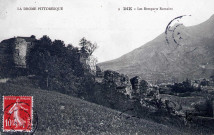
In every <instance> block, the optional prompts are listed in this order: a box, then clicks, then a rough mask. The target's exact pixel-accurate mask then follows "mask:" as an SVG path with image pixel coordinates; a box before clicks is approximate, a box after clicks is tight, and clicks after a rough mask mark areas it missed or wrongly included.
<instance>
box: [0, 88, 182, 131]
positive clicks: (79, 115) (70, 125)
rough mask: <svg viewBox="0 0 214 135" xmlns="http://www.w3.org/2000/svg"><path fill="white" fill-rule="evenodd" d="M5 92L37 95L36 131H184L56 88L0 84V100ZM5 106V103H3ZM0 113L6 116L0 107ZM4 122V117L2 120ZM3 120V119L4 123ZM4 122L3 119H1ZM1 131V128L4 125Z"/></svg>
mask: <svg viewBox="0 0 214 135" xmlns="http://www.w3.org/2000/svg"><path fill="white" fill-rule="evenodd" d="M4 95H17V96H18V95H26V96H29V95H30V96H33V98H34V112H35V111H36V112H37V114H38V121H39V122H38V129H37V131H36V133H35V134H38V135H40V134H54V135H55V134H60V135H62V134H63V135H68V134H69V135H71V134H75V135H77V134H117V135H118V134H164V135H165V134H184V133H182V132H180V131H177V130H175V129H172V128H169V127H167V126H164V125H161V124H156V123H154V122H150V121H147V120H143V119H138V118H129V119H127V117H126V114H122V115H120V112H118V111H114V110H111V109H108V108H105V107H103V106H99V105H96V104H93V103H89V102H86V101H83V100H80V99H77V98H74V97H71V96H67V95H64V94H59V93H57V92H50V91H43V90H39V89H33V88H26V87H25V88H24V87H22V86H18V85H12V84H0V96H1V98H0V102H1V103H2V96H4ZM0 107H1V108H2V104H0ZM0 110H1V111H0V114H1V117H2V116H3V112H2V109H0ZM1 122H2V121H1ZM1 122H0V123H1ZM1 124H2V123H1ZM1 132H2V129H1Z"/></svg>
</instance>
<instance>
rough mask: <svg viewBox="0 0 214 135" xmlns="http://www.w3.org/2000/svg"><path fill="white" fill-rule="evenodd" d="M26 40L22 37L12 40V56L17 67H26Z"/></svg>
mask: <svg viewBox="0 0 214 135" xmlns="http://www.w3.org/2000/svg"><path fill="white" fill-rule="evenodd" d="M27 46H28V44H27V42H26V41H25V40H24V39H22V38H16V39H15V42H14V50H13V58H14V63H15V65H16V66H17V67H21V68H26V55H27Z"/></svg>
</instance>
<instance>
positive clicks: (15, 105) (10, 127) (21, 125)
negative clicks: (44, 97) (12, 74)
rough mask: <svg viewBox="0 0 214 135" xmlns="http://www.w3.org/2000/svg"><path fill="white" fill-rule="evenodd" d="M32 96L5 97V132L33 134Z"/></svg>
mask: <svg viewBox="0 0 214 135" xmlns="http://www.w3.org/2000/svg"><path fill="white" fill-rule="evenodd" d="M32 108H33V97H32V96H4V97H3V111H4V116H3V131H4V132H10V131H11V132H18V131H20V132H31V130H32V124H33V123H32V117H33V115H32V114H33V110H32Z"/></svg>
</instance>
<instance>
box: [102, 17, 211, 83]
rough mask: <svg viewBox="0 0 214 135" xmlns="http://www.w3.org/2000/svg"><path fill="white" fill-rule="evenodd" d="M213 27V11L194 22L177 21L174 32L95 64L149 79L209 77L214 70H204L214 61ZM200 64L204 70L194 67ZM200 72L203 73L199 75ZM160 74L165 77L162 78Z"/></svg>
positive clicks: (168, 79) (170, 79) (161, 80)
mask: <svg viewBox="0 0 214 135" xmlns="http://www.w3.org/2000/svg"><path fill="white" fill-rule="evenodd" d="M176 25H177V26H178V24H175V25H174V26H173V27H176ZM213 30H214V15H212V16H211V17H210V18H209V19H208V20H207V21H205V22H203V23H200V24H198V25H195V26H188V27H185V26H184V25H181V26H179V27H177V28H176V30H174V31H173V32H174V33H170V32H169V33H170V34H169V35H166V34H165V33H164V32H163V33H161V34H160V35H159V36H157V37H156V38H154V39H153V40H151V41H149V42H148V43H146V44H144V45H143V46H141V47H138V48H136V49H134V50H133V51H131V52H129V53H127V54H125V55H123V56H121V57H119V58H117V59H114V60H111V61H107V62H103V63H99V64H98V65H99V66H100V67H101V69H103V70H107V69H110V70H115V71H118V72H120V73H124V74H128V75H129V76H131V77H133V76H135V75H139V76H141V77H142V78H144V79H147V80H150V81H153V80H155V81H158V80H159V81H160V82H164V81H182V80H184V79H186V78H190V79H195V78H198V77H200V76H201V77H209V75H211V74H213V73H214V72H213V71H210V70H209V71H208V70H207V69H212V68H210V67H213V64H214V62H213V55H212V50H214V47H213V43H214V38H213V37H214V31H213ZM178 33H179V34H180V35H178ZM172 34H174V35H173V36H174V37H173V36H172ZM166 38H167V39H168V40H169V44H167V42H166ZM175 41H177V42H178V43H176V42H175ZM205 45H206V46H205ZM194 58H195V60H194ZM173 63H174V64H173ZM206 63H208V64H206ZM204 66H205V68H203V69H202V70H206V71H201V70H198V68H200V67H204ZM191 67H193V68H191ZM208 67H209V68H208ZM185 68H186V69H185ZM192 70H193V71H195V72H198V71H199V72H201V73H198V74H196V73H195V75H191V73H190V71H192ZM202 72H205V74H204V75H202ZM160 74H164V75H160ZM181 74H182V75H181ZM187 74H188V75H187ZM170 76H171V77H170ZM160 78H161V79H160ZM164 78H167V79H166V80H164Z"/></svg>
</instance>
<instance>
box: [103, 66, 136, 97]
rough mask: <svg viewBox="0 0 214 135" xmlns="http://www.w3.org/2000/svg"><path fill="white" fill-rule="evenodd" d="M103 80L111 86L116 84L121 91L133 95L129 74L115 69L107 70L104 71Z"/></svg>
mask: <svg viewBox="0 0 214 135" xmlns="http://www.w3.org/2000/svg"><path fill="white" fill-rule="evenodd" d="M103 82H104V83H107V84H108V85H109V87H111V86H114V87H116V89H117V90H118V91H119V92H121V93H124V94H126V95H130V96H131V93H132V87H131V83H130V81H129V77H128V76H127V75H123V74H119V73H118V72H115V71H110V70H107V71H104V79H103Z"/></svg>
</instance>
